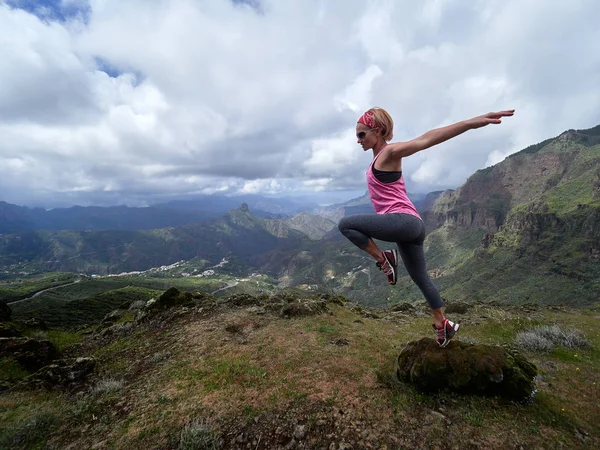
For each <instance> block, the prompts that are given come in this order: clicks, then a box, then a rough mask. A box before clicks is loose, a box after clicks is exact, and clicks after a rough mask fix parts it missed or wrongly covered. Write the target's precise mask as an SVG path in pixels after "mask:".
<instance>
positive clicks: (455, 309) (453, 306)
mask: <svg viewBox="0 0 600 450" xmlns="http://www.w3.org/2000/svg"><path fill="white" fill-rule="evenodd" d="M468 311H469V305H468V304H467V303H464V302H456V303H448V304H447V305H446V308H445V309H444V312H445V313H446V314H465V313H466V312H468Z"/></svg>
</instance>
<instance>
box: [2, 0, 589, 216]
mask: <svg viewBox="0 0 600 450" xmlns="http://www.w3.org/2000/svg"><path fill="white" fill-rule="evenodd" d="M598 17H600V2H597V1H596V0H569V1H557V2H549V1H543V0H504V1H496V2H493V1H487V0H473V1H463V0H421V1H418V2H417V1H413V0H402V1H400V0H381V1H380V0H377V1H370V0H361V1H355V0H288V1H280V0H127V1H122V0H43V1H34V0H8V1H6V0H0V201H6V202H9V203H14V204H19V205H26V206H42V207H47V208H51V207H58V206H69V205H73V204H78V205H84V206H87V205H100V206H107V205H117V204H124V205H129V206H145V205H150V204H153V203H158V202H163V201H167V200H169V199H174V198H186V197H189V196H193V195H198V194H212V193H221V194H227V195H237V194H263V195H275V196H287V195H304V196H309V197H314V198H315V200H318V201H319V202H320V203H328V202H333V201H339V200H340V199H343V198H346V199H350V198H352V197H355V196H357V195H360V194H362V193H364V192H365V191H366V180H365V170H366V168H367V167H368V166H369V164H370V162H371V160H372V157H373V155H372V152H370V151H367V152H364V151H363V150H362V149H361V147H360V146H359V145H358V144H357V142H356V137H355V126H356V121H357V119H358V118H359V117H360V115H361V114H362V113H363V112H364V111H365V110H366V109H368V108H370V107H372V106H379V107H382V108H384V109H386V110H387V111H388V112H389V113H390V114H391V116H392V117H393V119H394V138H393V140H392V142H395V141H407V140H410V139H413V138H416V137H418V136H420V135H421V134H423V133H425V132H426V131H428V130H430V129H433V128H438V127H441V126H445V125H449V124H451V123H454V122H458V121H461V120H465V119H469V118H471V117H474V116H478V115H481V114H484V113H487V112H489V111H495V110H503V109H516V113H515V115H514V116H513V117H511V118H506V119H504V120H503V123H502V124H500V125H493V126H488V127H485V128H481V129H478V130H472V131H468V132H467V133H465V134H463V135H461V136H458V137H456V138H454V139H452V140H450V141H448V142H445V143H443V144H440V145H438V146H436V147H433V148H430V149H427V150H425V151H422V152H419V153H417V154H415V155H412V156H410V157H409V158H406V159H405V160H404V161H403V162H402V168H403V173H404V178H405V181H406V184H407V189H408V191H409V192H411V193H427V192H432V191H438V190H443V189H455V188H457V187H459V186H460V185H461V184H463V183H464V182H465V181H466V179H467V178H468V177H469V176H470V175H472V174H473V173H474V172H475V171H477V170H479V169H483V168H485V167H488V166H490V165H493V164H496V163H498V162H500V161H502V160H503V159H504V158H505V157H506V156H508V155H510V154H512V153H515V152H517V151H519V150H522V149H524V148H525V147H527V146H529V145H531V144H535V143H538V142H540V141H542V140H545V139H547V138H550V137H553V136H557V135H558V134H560V133H561V132H563V131H565V130H567V129H585V128H591V127H593V126H596V125H598V124H600V86H599V84H600V76H599V74H600V52H599V51H598V48H597V47H598V43H599V42H600V26H598Z"/></svg>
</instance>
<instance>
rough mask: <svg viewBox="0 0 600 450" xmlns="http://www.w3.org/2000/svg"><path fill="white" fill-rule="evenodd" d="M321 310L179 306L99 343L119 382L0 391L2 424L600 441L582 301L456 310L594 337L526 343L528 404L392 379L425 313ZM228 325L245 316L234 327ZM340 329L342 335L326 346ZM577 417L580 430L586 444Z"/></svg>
mask: <svg viewBox="0 0 600 450" xmlns="http://www.w3.org/2000/svg"><path fill="white" fill-rule="evenodd" d="M329 308H330V310H331V312H332V314H322V315H317V316H310V317H301V318H293V319H288V320H284V319H279V318H275V317H273V316H269V315H266V316H256V315H253V314H251V313H248V312H246V311H245V310H244V309H239V310H227V311H224V312H222V313H218V314H216V315H214V316H211V317H207V318H204V317H197V318H194V317H192V316H186V317H183V318H181V319H178V321H177V322H172V323H169V324H167V325H166V328H163V329H161V330H160V331H158V332H157V330H156V329H153V328H147V329H145V328H140V329H139V330H137V331H136V332H135V333H134V334H133V335H130V336H128V337H124V338H123V337H122V338H115V340H114V341H112V343H109V344H108V345H106V346H103V347H100V348H99V349H98V350H97V351H96V352H95V355H96V356H97V357H98V358H99V377H100V380H104V381H103V382H104V383H105V384H106V385H107V386H109V385H110V386H112V385H113V384H114V385H116V388H115V389H112V388H110V389H109V388H103V389H99V386H100V385H101V383H98V384H94V385H93V386H96V388H95V389H94V390H91V391H90V393H89V394H86V395H85V396H83V397H80V398H79V400H77V401H72V400H70V399H69V397H68V396H67V395H66V394H61V393H57V392H55V393H47V394H45V395H46V397H45V398H43V397H41V394H40V393H37V392H21V393H17V392H15V393H8V394H6V395H5V396H4V397H0V398H1V399H2V400H1V402H2V403H1V404H3V405H4V407H3V408H2V409H1V410H0V422H1V423H3V424H5V426H4V427H5V429H6V430H8V429H11V430H12V429H18V428H19V427H20V426H24V424H26V423H28V421H30V420H32V418H33V417H35V415H36V413H38V412H40V411H38V410H37V406H41V410H42V412H48V413H50V414H52V415H53V417H55V418H56V421H55V422H54V424H53V425H52V426H51V427H50V428H47V430H48V431H47V434H48V439H49V440H48V444H50V445H54V446H56V447H59V448H60V447H66V446H67V445H69V444H70V445H75V446H78V447H80V448H90V447H92V446H93V445H94V444H98V443H99V442H103V445H104V446H106V447H107V448H115V449H120V448H128V449H137V448H153V447H156V446H162V447H169V448H194V447H193V446H194V445H196V446H198V445H213V444H214V443H216V444H215V445H219V444H218V443H219V442H220V441H219V439H221V438H223V439H225V440H226V441H228V442H230V441H229V440H231V439H235V438H236V437H237V436H239V435H241V434H244V433H245V435H248V438H247V439H248V440H247V442H248V443H250V444H251V447H252V448H257V447H258V448H268V447H269V445H283V446H284V445H285V444H286V443H287V442H289V439H291V434H290V433H292V432H293V430H294V428H295V426H296V424H304V425H306V427H307V435H308V437H307V442H309V441H308V439H316V441H315V443H313V444H312V445H313V446H314V447H318V446H327V445H328V442H325V439H324V436H326V435H331V436H332V438H331V439H342V437H341V436H342V432H343V433H345V434H344V435H343V436H344V438H343V439H347V440H348V441H350V440H354V442H355V443H359V442H363V444H364V446H365V447H366V446H367V445H366V444H367V443H369V441H368V438H369V436H371V435H372V436H371V437H370V439H372V442H370V444H369V445H372V446H375V444H376V445H378V446H379V447H381V446H382V445H384V444H385V445H387V446H388V448H402V447H409V448H435V447H444V446H450V447H452V446H453V445H455V444H458V443H459V442H460V443H461V444H462V443H468V445H470V446H472V447H485V446H487V447H491V448H498V447H515V446H518V445H521V446H524V447H525V448H553V447H555V446H561V445H562V446H564V447H565V448H573V447H576V446H581V445H583V448H585V447H586V446H588V447H589V448H593V447H594V445H595V444H598V440H597V438H596V437H594V436H597V435H598V433H599V432H600V428H599V427H598V425H597V423H596V422H597V421H596V420H595V416H594V414H593V411H594V410H595V408H597V407H598V404H599V403H600V390H599V389H598V387H597V385H596V384H594V383H598V382H600V380H599V379H598V370H599V366H598V365H599V364H600V354H599V353H598V350H597V349H598V348H600V336H598V334H600V333H598V332H597V323H596V321H597V319H596V318H595V317H594V315H593V314H590V313H589V312H588V311H581V310H569V311H560V310H556V311H552V310H547V309H545V308H538V309H535V310H533V311H528V312H523V311H521V310H520V309H519V308H508V309H507V308H498V307H493V306H490V305H474V306H472V307H471V308H470V309H469V311H468V312H467V313H466V314H463V315H460V320H461V321H462V322H463V325H464V328H463V329H462V330H461V338H462V339H464V340H474V341H478V342H482V343H488V344H500V343H507V344H512V343H514V341H515V338H516V337H517V336H518V334H519V333H521V332H523V331H526V330H531V329H534V328H535V327H536V326H538V325H540V324H551V325H556V326H557V327H560V329H561V330H572V329H577V330H579V331H580V332H581V333H582V334H583V335H584V336H585V338H586V339H587V341H588V343H589V345H588V346H586V347H585V348H580V349H576V350H574V349H569V352H570V353H569V354H567V353H562V352H559V351H556V350H555V351H551V352H549V353H546V354H539V353H534V352H528V351H526V355H527V357H528V358H530V359H531V360H532V361H533V362H534V363H535V364H536V365H537V366H538V370H539V372H540V377H541V378H540V382H539V384H538V389H539V392H538V394H537V395H536V397H535V398H534V400H533V401H532V402H531V403H530V404H515V403H511V402H506V401H502V400H501V399H496V398H479V397H464V396H458V395H455V394H450V393H441V394H438V395H424V394H421V393H419V392H417V391H415V390H414V389H413V388H412V387H410V386H408V385H404V384H402V383H400V382H398V381H397V379H396V377H395V360H396V358H397V356H398V353H399V352H400V351H401V349H402V346H403V344H404V343H405V342H407V341H410V340H414V339H420V338H421V337H423V336H429V328H430V319H429V318H428V317H423V318H421V317H417V318H415V317H410V318H408V319H407V318H406V317H405V318H404V319H403V322H402V323H397V322H395V321H394V320H378V319H371V318H366V317H361V316H360V315H359V314H357V313H355V312H353V311H351V310H350V309H348V308H346V307H341V306H337V305H329ZM358 319H360V321H357V320H358ZM232 324H243V325H244V326H238V327H235V332H232V331H231V330H232V329H233V328H232V327H231V325H232ZM338 338H341V339H345V340H346V341H347V342H348V344H347V345H343V346H338V345H335V344H334V343H332V341H335V340H336V339H338ZM565 351H566V350H565ZM157 355H158V356H157ZM163 356H164V357H163ZM111 380H112V381H111ZM110 386H109V387H110ZM94 417H95V419H94ZM19 424H20V425H19ZM335 424H337V425H335ZM574 428H577V429H579V430H583V431H585V432H587V433H588V435H589V438H588V441H587V442H586V443H583V444H582V443H581V442H580V441H579V440H577V438H575V436H574V434H573V429H574ZM84 429H85V432H83V430H84ZM277 429H280V430H281V431H280V433H283V435H285V436H282V435H281V434H277V433H276V430H277ZM286 433H288V434H286ZM459 436H460V438H459ZM259 437H260V443H259ZM284 438H285V439H284ZM203 439H208V440H203ZM278 439H282V440H281V441H279V440H278ZM202 442H204V443H203V444H200V443H202ZM207 442H208V443H207ZM188 444H189V445H191V446H192V447H185V446H186V445H188ZM244 445H245V444H244ZM465 445H466V444H465ZM178 446H179V447H178ZM359 446H360V445H359ZM196 448H197V447H196ZM200 448H202V447H200ZM209 448H210V447H209ZM225 448H228V447H227V446H226V445H225Z"/></svg>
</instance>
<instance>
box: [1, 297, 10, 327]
mask: <svg viewBox="0 0 600 450" xmlns="http://www.w3.org/2000/svg"><path fill="white" fill-rule="evenodd" d="M11 315H12V309H10V306H8V305H7V304H6V302H5V301H4V300H0V322H6V321H7V320H10V316H11Z"/></svg>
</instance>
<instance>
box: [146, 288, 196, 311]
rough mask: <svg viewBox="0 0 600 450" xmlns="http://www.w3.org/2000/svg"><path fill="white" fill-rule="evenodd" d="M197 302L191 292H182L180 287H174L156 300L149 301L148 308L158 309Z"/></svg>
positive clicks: (151, 309) (191, 304) (190, 304)
mask: <svg viewBox="0 0 600 450" xmlns="http://www.w3.org/2000/svg"><path fill="white" fill-rule="evenodd" d="M195 304H196V302H195V301H194V298H193V296H192V294H191V292H181V291H180V290H179V289H177V288H174V287H172V288H170V289H168V290H167V291H165V292H164V293H163V294H162V295H161V296H160V297H159V298H158V300H156V301H155V302H149V306H148V309H149V310H150V311H157V310H160V309H167V308H172V307H174V306H194V305H195Z"/></svg>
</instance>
